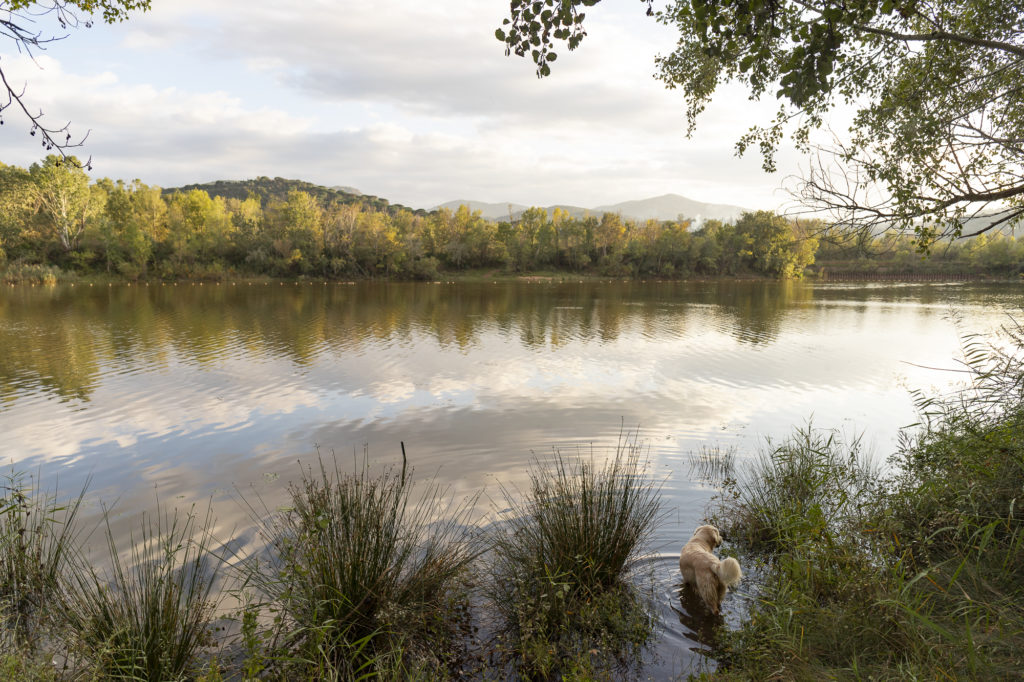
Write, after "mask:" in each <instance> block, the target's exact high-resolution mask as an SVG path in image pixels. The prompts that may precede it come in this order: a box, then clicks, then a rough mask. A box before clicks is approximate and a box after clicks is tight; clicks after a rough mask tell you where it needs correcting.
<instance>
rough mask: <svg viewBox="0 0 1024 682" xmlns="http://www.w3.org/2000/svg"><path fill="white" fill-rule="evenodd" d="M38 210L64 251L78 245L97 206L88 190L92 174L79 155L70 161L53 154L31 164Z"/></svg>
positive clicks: (30, 169)
mask: <svg viewBox="0 0 1024 682" xmlns="http://www.w3.org/2000/svg"><path fill="white" fill-rule="evenodd" d="M29 176H30V177H31V179H32V193H33V198H34V200H35V203H36V207H37V210H38V212H39V214H40V215H41V217H42V218H43V221H44V224H45V225H46V229H47V231H48V232H50V233H51V234H53V236H54V237H55V238H56V239H57V241H58V242H59V243H60V246H61V248H62V249H63V250H64V251H65V252H70V251H73V250H74V249H76V248H77V247H78V240H79V238H80V237H81V236H82V231H83V230H84V229H85V225H86V221H87V220H88V219H89V217H90V216H91V215H92V213H93V212H94V209H95V208H96V206H95V204H94V203H93V201H92V194H91V192H90V190H89V176H88V175H86V174H85V171H84V170H82V166H81V164H80V163H78V159H76V158H75V157H70V159H68V160H67V161H65V160H64V159H62V158H61V157H59V156H55V155H53V154H51V155H49V156H47V157H46V159H45V160H44V161H43V163H41V164H39V163H34V164H32V166H31V167H30V168H29Z"/></svg>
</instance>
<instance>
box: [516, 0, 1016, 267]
mask: <svg viewBox="0 0 1024 682" xmlns="http://www.w3.org/2000/svg"><path fill="white" fill-rule="evenodd" d="M599 1H600V0H564V1H563V0H542V1H531V0H511V2H510V3H509V6H510V9H509V17H508V18H506V19H505V20H504V26H505V27H506V28H502V29H499V30H498V32H497V38H498V39H499V40H501V41H503V42H504V43H505V45H506V53H508V52H509V51H515V52H516V54H518V55H520V56H524V55H527V54H529V55H530V56H531V57H532V59H533V61H534V62H535V63H536V65H537V73H538V75H539V76H546V75H548V74H549V73H550V71H551V67H550V63H551V62H553V61H555V59H556V56H557V55H556V53H555V52H554V45H555V42H556V41H564V42H565V43H567V45H568V48H569V49H570V50H571V49H574V48H576V47H577V46H578V45H579V44H580V42H581V41H582V39H583V37H584V36H585V35H586V32H585V30H584V29H583V21H584V17H585V15H584V14H583V13H582V12H580V11H579V9H580V8H582V7H589V6H592V5H596V4H597V3H598V2H599ZM643 1H644V2H645V3H646V4H647V8H648V14H651V13H652V2H651V0H643ZM658 20H659V21H660V22H662V23H664V24H666V25H669V26H673V27H675V28H676V29H677V31H678V34H679V41H678V43H677V45H676V48H675V50H674V51H673V52H672V53H670V54H668V55H663V56H661V57H659V58H658V60H657V64H658V68H659V72H658V77H659V78H660V79H661V80H662V81H663V82H664V83H665V84H666V86H667V87H669V88H680V89H682V91H683V93H684V95H685V96H686V101H687V119H688V124H689V127H688V130H689V132H690V133H691V134H692V132H693V130H694V127H695V124H696V119H697V117H698V115H699V114H700V113H701V112H702V111H703V110H704V108H705V106H706V105H707V103H708V102H709V101H710V99H711V97H712V95H713V94H714V92H715V91H716V90H717V89H718V87H719V86H720V85H722V84H723V83H728V82H736V83H739V84H741V85H742V86H743V87H745V88H746V90H747V91H748V92H749V93H750V96H751V97H752V98H753V99H759V98H761V97H762V96H765V95H774V97H775V98H776V99H777V100H778V101H779V103H780V106H779V110H778V114H777V116H776V117H775V119H774V120H773V121H770V122H766V123H762V124H759V125H755V126H754V127H753V128H751V130H750V132H749V133H747V134H745V135H744V136H743V137H741V138H740V140H739V141H738V143H737V151H738V153H741V154H742V153H743V152H744V151H746V150H747V149H748V148H749V147H751V146H756V147H758V148H759V149H760V152H761V155H762V158H763V161H764V168H765V170H766V171H773V170H775V152H776V150H777V148H778V145H779V143H780V141H781V140H782V138H783V135H784V134H785V132H786V131H787V130H791V132H792V136H793V139H794V141H795V142H796V143H797V145H798V147H800V148H801V149H803V150H804V151H811V150H812V149H813V148H815V144H814V142H813V137H812V133H813V132H814V131H815V130H816V129H819V128H822V127H823V126H824V125H825V123H826V121H827V118H828V115H829V114H830V113H831V112H832V111H833V110H834V109H835V108H836V107H837V106H840V105H842V106H848V107H853V108H856V110H857V113H856V116H855V118H854V121H853V124H852V125H851V126H850V131H849V132H850V138H849V140H848V141H847V142H845V143H840V144H838V146H837V147H835V148H831V149H820V148H819V151H823V152H825V153H824V155H823V157H822V156H819V157H818V158H819V159H822V158H824V159H825V161H823V162H822V163H820V164H819V165H818V167H817V168H815V169H814V170H813V171H812V173H811V174H810V176H809V177H807V178H805V182H804V184H803V188H802V191H801V194H802V199H803V200H804V201H805V202H807V203H808V204H809V205H811V206H812V207H816V208H819V209H824V210H829V211H831V212H833V213H834V214H838V215H837V216H836V217H837V218H841V219H842V220H845V221H847V222H848V223H849V224H860V225H863V224H872V225H876V226H879V227H890V228H896V229H899V230H903V231H913V232H914V233H915V234H916V235H917V238H918V244H919V246H920V247H921V248H925V249H926V248H927V247H928V246H929V245H930V244H931V243H932V241H934V239H935V238H936V236H937V235H939V234H946V235H960V234H961V233H962V231H963V221H964V220H965V219H966V218H968V217H972V216H973V217H977V216H979V215H980V216H984V225H983V226H982V227H980V228H979V230H981V231H985V230H989V229H993V228H995V227H997V226H1000V225H1004V224H1013V223H1016V222H1018V221H1019V220H1020V219H1021V218H1022V216H1024V200H1022V197H1024V174H1022V173H1021V170H1020V169H1021V167H1022V165H1024V151H1022V147H1021V143H1020V141H1021V139H1022V138H1024V109H1022V104H1021V98H1020V97H1019V96H1018V95H1019V91H1020V88H1021V83H1022V76H1024V74H1022V71H1021V64H1022V61H1021V57H1022V56H1024V41H1022V26H1024V12H1022V7H1021V6H1020V3H1019V2H1016V1H1015V0H1000V1H997V2H989V1H987V0H943V1H942V2H933V3H925V2H915V1H912V0H911V1H905V2H904V1H900V0H858V1H856V2H845V1H840V0H810V1H804V0H769V1H766V2H747V1H746V0H725V1H724V2H711V1H710V0H672V1H671V2H669V3H668V5H667V6H666V7H665V9H664V10H663V11H661V12H659V13H658ZM827 159H834V160H835V161H836V162H837V163H838V166H839V169H838V174H837V172H836V170H835V169H834V168H832V167H831V166H830V164H829V162H828V161H827Z"/></svg>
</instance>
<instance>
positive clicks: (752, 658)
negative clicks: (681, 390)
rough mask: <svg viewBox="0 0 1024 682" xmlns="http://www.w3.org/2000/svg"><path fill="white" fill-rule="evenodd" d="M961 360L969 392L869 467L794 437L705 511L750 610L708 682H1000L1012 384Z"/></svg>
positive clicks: (1015, 508) (1022, 480)
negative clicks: (727, 542) (738, 573)
mask: <svg viewBox="0 0 1024 682" xmlns="http://www.w3.org/2000/svg"><path fill="white" fill-rule="evenodd" d="M1008 337H1009V338H1008V339H1007V340H1008V341H1010V342H1012V343H1014V344H1016V352H1017V354H1016V355H1012V354H1008V353H1005V352H1003V351H1000V350H997V349H993V348H986V347H983V346H981V345H980V344H978V343H976V342H972V343H969V345H968V348H967V361H968V365H967V367H968V369H969V370H970V373H971V374H970V376H971V380H972V386H971V388H970V389H969V390H968V391H967V392H965V393H963V394H961V395H957V396H954V397H952V398H946V399H921V400H920V401H919V407H920V409H921V411H922V416H923V417H924V418H925V419H926V420H927V421H926V426H925V428H924V429H923V430H921V431H919V432H917V433H913V434H911V435H908V437H907V438H906V439H905V440H904V442H903V444H902V446H901V447H900V448H899V449H898V450H897V451H896V452H895V453H894V454H893V455H892V456H891V457H890V458H889V461H888V466H887V468H886V470H887V471H888V472H889V473H885V474H883V473H881V471H882V469H880V468H878V467H873V466H872V465H871V463H870V462H869V461H867V460H866V459H865V457H864V453H863V451H862V450H861V447H860V444H859V443H858V442H857V441H856V440H853V441H846V442H844V441H843V439H842V438H841V437H839V436H838V435H837V434H834V433H824V432H815V431H813V430H805V431H799V432H797V433H796V434H795V435H794V436H793V437H792V438H791V439H790V440H788V441H787V442H784V443H782V444H779V445H778V446H777V447H775V448H774V449H771V450H769V451H768V452H765V453H764V454H763V455H762V457H761V459H760V460H759V461H758V462H757V464H756V465H755V467H754V468H753V470H752V471H750V472H747V474H746V475H745V476H741V479H740V482H736V481H735V480H734V481H732V482H731V483H729V484H728V485H727V486H726V488H725V490H724V491H723V493H722V495H721V496H720V498H719V501H718V502H719V504H718V505H717V507H716V508H715V509H714V511H713V513H712V514H711V520H712V521H713V522H715V523H717V524H718V525H719V526H720V527H722V528H723V530H724V531H725V532H726V534H727V535H729V536H730V538H731V539H732V540H733V542H734V544H735V547H736V549H737V550H738V551H739V554H740V555H741V561H743V562H746V563H748V564H751V565H757V566H759V567H760V569H761V570H760V571H759V576H760V580H761V584H759V585H758V588H757V589H758V598H757V600H756V602H755V604H754V607H753V608H752V610H751V612H750V613H749V616H748V618H747V619H746V620H745V621H744V623H743V625H742V627H741V628H739V629H738V630H737V631H735V632H727V633H723V637H722V638H721V641H720V642H719V645H718V647H717V649H716V651H715V655H716V657H717V658H718V660H719V661H720V663H721V664H722V668H721V673H720V675H719V677H722V678H724V679H736V680H750V679H758V680H767V679H780V680H782V679H786V680H789V679H796V680H819V679H876V680H882V679H893V680H895V679H933V680H936V679H950V680H953V679H1010V678H1015V677H1018V676H1019V675H1020V671H1021V670H1024V513H1022V511H1021V503H1022V502H1024V437H1022V434H1024V401H1022V392H1021V390H1020V386H1021V381H1022V379H1024V371H1022V369H1024V367H1022V364H1021V356H1020V354H1019V353H1020V351H1021V341H1022V336H1021V330H1020V329H1019V328H1018V329H1016V330H1014V331H1012V332H1010V333H1009V334H1008Z"/></svg>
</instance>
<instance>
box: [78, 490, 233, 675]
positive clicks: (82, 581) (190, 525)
mask: <svg viewBox="0 0 1024 682" xmlns="http://www.w3.org/2000/svg"><path fill="white" fill-rule="evenodd" d="M212 525H213V524H212V518H211V517H210V515H209V513H207V515H206V516H205V517H199V516H197V515H196V513H195V510H194V509H192V510H189V511H187V512H179V511H177V510H175V511H173V512H171V513H167V512H162V511H160V510H159V509H158V510H157V513H156V514H153V515H147V516H144V517H143V519H142V522H141V524H140V528H139V535H138V536H136V535H135V534H134V533H133V534H132V536H131V537H130V539H129V543H128V544H129V545H130V547H129V548H128V549H127V550H126V551H123V550H122V548H119V547H118V546H117V544H116V542H115V540H114V536H113V533H112V531H111V529H110V525H109V521H108V523H107V527H106V540H107V550H108V559H109V571H106V572H102V571H97V570H96V569H95V568H93V567H87V568H82V569H80V570H76V571H74V572H73V573H72V574H71V575H70V576H68V577H67V579H66V581H65V583H66V587H65V591H66V594H65V597H64V602H63V605H62V616H63V619H64V621H65V625H66V628H67V632H68V633H69V635H68V636H69V638H70V639H71V642H72V646H73V651H74V652H75V655H76V656H77V657H79V658H81V659H84V660H85V661H87V662H88V664H89V665H88V670H89V673H90V674H91V675H93V676H95V677H98V678H99V679H119V680H153V681H156V680H163V681H167V680H180V679H188V678H191V677H193V676H194V675H195V674H196V673H197V671H198V670H199V668H200V667H201V660H200V658H201V656H200V655H201V653H202V652H203V651H204V650H205V649H206V648H207V647H210V646H212V645H213V644H214V640H213V632H212V629H211V625H210V624H211V621H212V619H213V617H214V614H215V613H216V611H217V607H218V602H219V599H220V595H219V593H218V592H217V591H215V587H214V586H215V585H216V584H217V580H218V573H219V571H220V567H221V563H220V560H219V559H218V558H217V557H216V556H215V555H214V553H213V551H212V550H213V537H212V535H211V528H212Z"/></svg>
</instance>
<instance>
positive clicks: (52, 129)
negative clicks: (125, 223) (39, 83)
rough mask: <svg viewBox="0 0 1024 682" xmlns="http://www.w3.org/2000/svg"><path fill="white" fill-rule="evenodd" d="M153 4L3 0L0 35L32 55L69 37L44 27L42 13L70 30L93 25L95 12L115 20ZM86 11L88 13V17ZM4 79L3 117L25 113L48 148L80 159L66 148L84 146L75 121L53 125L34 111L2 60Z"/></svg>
mask: <svg viewBox="0 0 1024 682" xmlns="http://www.w3.org/2000/svg"><path fill="white" fill-rule="evenodd" d="M149 5H150V0H0V15H2V19H0V39H7V40H9V41H10V42H11V43H13V47H14V48H15V50H16V51H17V52H18V53H23V54H29V55H32V54H35V53H36V52H37V51H39V50H44V49H46V45H47V43H51V42H54V41H55V40H61V39H62V38H65V37H66V35H55V34H52V33H48V32H44V31H41V30H40V29H39V24H40V17H42V16H44V15H52V16H53V18H54V19H56V22H57V24H59V25H60V28H61V30H70V29H73V28H79V27H83V26H84V27H86V28H88V27H90V26H92V24H93V19H92V16H93V15H94V14H99V15H100V17H101V18H102V20H103V21H104V22H106V23H108V24H113V23H117V22H120V21H124V20H125V19H127V18H128V13H129V12H132V11H135V10H141V11H146V10H148V9H149ZM82 15H86V16H85V18H83V17H82ZM0 83H3V86H4V89H5V91H6V95H7V97H6V101H3V99H0V121H2V120H3V118H2V116H3V114H4V113H5V112H6V111H7V110H9V109H13V110H14V111H16V112H18V113H20V114H22V115H24V116H25V117H26V118H27V119H28V121H29V124H30V128H29V134H30V135H32V136H33V137H36V138H37V139H39V140H41V142H42V146H43V147H44V148H45V149H46V151H54V150H56V151H57V152H58V153H59V154H60V156H61V157H63V158H67V160H68V161H69V162H73V163H77V159H73V157H68V156H67V153H66V150H67V149H70V148H72V147H80V146H82V143H83V142H84V141H85V138H84V137H83V138H80V139H78V140H77V141H73V140H72V135H71V132H70V125H71V124H69V123H68V124H64V125H63V126H51V125H49V124H48V123H47V122H46V121H44V120H43V113H42V112H41V111H39V112H38V113H32V112H33V111H36V110H35V109H33V108H31V107H29V105H28V104H26V102H25V100H24V97H23V96H24V94H25V88H24V87H22V86H21V85H20V84H18V83H11V81H10V80H9V79H8V78H7V74H6V73H5V72H4V70H3V64H2V63H0ZM2 97H3V95H2V94H0V98H2ZM88 165H89V164H88V163H86V166H88Z"/></svg>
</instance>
